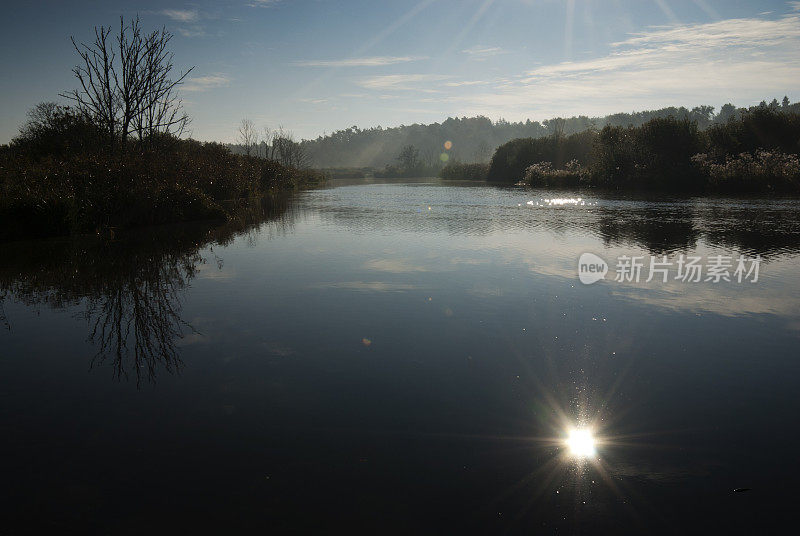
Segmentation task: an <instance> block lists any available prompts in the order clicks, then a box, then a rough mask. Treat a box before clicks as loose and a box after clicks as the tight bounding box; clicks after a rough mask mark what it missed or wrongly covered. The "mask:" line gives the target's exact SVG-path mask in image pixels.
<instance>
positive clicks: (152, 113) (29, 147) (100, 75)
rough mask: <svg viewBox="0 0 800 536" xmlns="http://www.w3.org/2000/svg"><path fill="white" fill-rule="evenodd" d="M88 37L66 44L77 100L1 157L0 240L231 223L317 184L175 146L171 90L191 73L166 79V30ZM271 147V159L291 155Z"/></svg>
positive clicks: (280, 169) (45, 111) (43, 112)
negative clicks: (266, 201) (263, 203)
mask: <svg viewBox="0 0 800 536" xmlns="http://www.w3.org/2000/svg"><path fill="white" fill-rule="evenodd" d="M94 34H95V40H94V41H93V42H90V43H78V42H76V41H75V40H74V39H73V41H72V44H73V46H74V49H75V51H76V53H77V55H78V58H79V61H78V65H77V66H76V67H75V68H74V69H73V73H74V75H75V78H76V79H77V82H78V83H77V86H78V88H79V89H75V90H73V91H70V92H66V93H62V94H61V95H60V96H61V97H62V98H64V99H66V100H68V101H69V102H70V105H62V104H57V103H53V102H45V103H41V104H39V105H37V106H36V107H34V108H33V109H32V110H31V111H30V112H29V114H28V116H29V120H28V121H27V123H25V124H24V125H23V126H22V128H21V129H20V132H19V135H18V136H17V137H15V138H14V139H13V140H12V141H11V143H10V144H8V145H2V146H0V240H14V239H20V238H38V237H45V236H57V235H73V234H86V233H93V232H94V233H96V234H98V235H100V236H106V237H113V235H114V233H115V231H116V230H121V229H129V228H134V227H140V226H146V225H153V224H163V223H176V222H186V221H197V220H209V221H217V222H223V221H231V220H234V219H236V218H237V217H238V216H237V214H235V211H236V210H237V209H236V207H238V206H240V205H241V203H238V202H235V200H242V199H245V200H246V199H254V198H260V197H264V196H271V195H274V194H276V193H277V192H282V191H288V190H294V189H297V188H301V187H311V186H314V185H317V184H320V183H322V182H324V181H325V175H324V174H323V173H322V172H320V171H316V170H312V169H309V168H307V167H306V166H303V165H295V164H300V162H295V160H292V162H290V163H289V164H288V165H287V163H286V162H279V161H278V160H276V159H270V158H267V156H268V155H267V154H266V153H265V154H264V156H263V157H262V156H257V155H249V154H245V155H241V154H234V153H233V152H232V151H231V150H230V148H228V147H226V146H225V145H223V144H220V143H214V142H210V143H201V142H198V141H195V140H192V139H182V138H181V136H182V134H183V133H184V132H185V130H186V127H187V125H188V124H189V121H190V120H189V117H188V116H187V115H186V114H185V113H184V112H183V108H182V103H181V100H180V98H179V96H178V93H177V90H178V88H179V86H180V85H181V84H182V83H183V81H184V79H185V78H186V76H187V75H188V74H189V72H191V70H192V69H189V70H188V71H185V72H182V73H177V74H173V73H174V69H173V60H172V54H171V53H170V52H169V43H170V41H171V39H172V34H170V33H169V32H167V31H166V29H164V28H162V29H161V30H156V31H153V32H150V33H145V32H144V31H143V30H142V29H141V27H140V23H139V19H138V18H136V19H132V20H129V21H127V22H126V21H125V19H123V18H120V23H119V27H118V29H114V28H112V27H110V26H109V27H96V28H95V32H94ZM272 142H273V146H272V148H273V149H274V150H272V151H270V153H269V155H275V154H281V153H289V152H290V151H289V149H294V148H295V147H296V145H297V144H296V143H294V142H293V141H292V140H289V139H284V138H281V137H280V136H275V137H274V139H273V140H272ZM281 149H285V150H283V151H281ZM292 154H294V151H292Z"/></svg>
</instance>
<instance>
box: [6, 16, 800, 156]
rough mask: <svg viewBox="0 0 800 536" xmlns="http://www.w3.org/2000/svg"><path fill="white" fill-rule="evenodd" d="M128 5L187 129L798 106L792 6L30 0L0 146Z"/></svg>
mask: <svg viewBox="0 0 800 536" xmlns="http://www.w3.org/2000/svg"><path fill="white" fill-rule="evenodd" d="M137 14H138V15H139V16H140V18H141V20H142V24H143V26H144V27H145V28H146V29H155V28H159V27H161V26H166V28H167V29H168V30H169V31H171V32H172V33H174V35H175V37H174V39H173V42H172V45H173V46H172V50H173V52H174V54H175V56H174V60H175V65H176V69H187V68H189V67H191V66H194V70H193V71H192V72H191V73H190V75H189V77H188V78H187V80H186V83H185V84H184V85H183V87H182V89H181V94H182V97H183V100H184V104H185V108H186V110H187V112H188V113H189V115H190V116H191V117H192V123H191V126H190V135H191V136H192V137H194V138H196V139H199V140H217V141H224V142H227V141H233V140H234V139H235V132H236V128H237V126H238V125H239V123H240V122H241V120H242V119H243V118H248V119H251V120H252V121H254V123H255V124H256V126H258V127H259V128H261V127H269V128H273V129H274V128H278V127H281V126H282V127H283V128H285V129H287V130H289V131H292V132H293V133H294V134H295V136H296V137H298V138H307V139H310V138H315V137H317V136H319V135H323V134H325V133H330V132H333V131H335V130H338V129H343V128H347V127H350V126H354V125H357V126H359V127H362V128H368V127H374V126H383V127H388V126H397V125H401V124H412V123H432V122H441V121H443V120H444V119H446V118H447V117H456V116H458V117H464V116H468V117H469V116H475V115H485V116H487V117H489V118H491V119H493V120H497V119H500V118H504V119H506V120H508V121H519V120H525V119H532V120H543V119H547V118H550V117H554V116H572V115H589V116H599V115H606V114H609V113H615V112H630V111H635V110H644V109H654V108H661V107H664V106H671V105H674V106H681V105H683V106H687V107H691V106H696V105H700V104H710V105H712V106H715V107H717V109H719V107H720V106H721V105H722V104H724V103H726V102H733V103H734V104H736V105H738V106H749V105H753V104H757V103H758V102H760V101H761V100H763V99H767V100H771V99H772V98H778V100H780V99H781V98H782V97H783V96H784V95H787V96H788V97H789V99H790V100H791V101H792V102H795V101H796V100H800V53H798V51H800V1H791V2H787V1H767V0H761V1H759V0H749V1H745V0H405V1H395V0H217V1H213V2H212V1H195V2H183V1H180V0H162V1H160V2H144V1H140V2H130V1H119V0H103V1H83V2H80V1H73V2H63V1H52V2H37V1H35V0H33V1H29V2H20V3H17V5H16V6H15V7H14V8H13V9H8V8H7V9H6V10H4V15H3V17H2V19H0V50H2V54H0V69H2V71H1V72H3V76H2V78H0V143H7V142H8V141H9V140H10V139H11V138H12V137H13V136H14V135H15V134H16V132H17V130H18V128H19V126H20V125H21V124H22V123H23V122H24V121H25V114H26V111H27V110H28V109H30V108H31V107H32V106H34V105H35V104H37V103H38V102H42V101H63V99H60V98H59V97H58V94H59V93H61V92H64V91H67V90H70V89H73V88H75V87H76V81H75V79H74V77H73V75H72V73H71V69H72V67H73V66H74V65H75V64H76V60H77V56H76V54H75V52H74V50H73V49H72V45H71V43H70V36H74V37H75V38H76V39H77V40H79V41H81V40H85V41H89V40H91V37H92V35H93V28H94V26H97V25H113V24H118V21H119V17H120V15H124V16H125V17H131V16H136V15H137Z"/></svg>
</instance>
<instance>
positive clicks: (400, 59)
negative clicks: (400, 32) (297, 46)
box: [293, 56, 428, 67]
mask: <svg viewBox="0 0 800 536" xmlns="http://www.w3.org/2000/svg"><path fill="white" fill-rule="evenodd" d="M426 59H428V57H427V56H371V57H367V58H348V59H344V60H304V61H296V62H294V63H293V65H298V66H300V67H382V66H384V65H394V64H397V63H408V62H412V61H420V60H426Z"/></svg>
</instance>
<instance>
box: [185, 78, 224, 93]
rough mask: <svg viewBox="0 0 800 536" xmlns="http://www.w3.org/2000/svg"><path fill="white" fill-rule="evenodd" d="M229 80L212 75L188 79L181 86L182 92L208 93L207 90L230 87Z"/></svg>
mask: <svg viewBox="0 0 800 536" xmlns="http://www.w3.org/2000/svg"><path fill="white" fill-rule="evenodd" d="M230 83H231V79H230V78H229V77H228V76H226V75H223V74H213V75H207V76H196V77H193V78H190V79H189V80H187V81H186V83H185V84H183V86H182V89H183V90H184V91H196V92H200V91H208V90H209V89H215V88H219V87H225V86H228V85H230Z"/></svg>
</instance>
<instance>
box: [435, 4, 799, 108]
mask: <svg viewBox="0 0 800 536" xmlns="http://www.w3.org/2000/svg"><path fill="white" fill-rule="evenodd" d="M799 3H800V2H799ZM797 50H800V15H795V14H790V15H785V16H784V17H783V18H780V19H777V20H769V19H764V18H748V19H727V20H722V21H717V22H711V23H705V24H676V25H669V26H659V27H654V28H650V29H649V30H647V31H645V32H641V33H637V34H634V35H631V37H629V38H628V39H626V40H623V41H620V42H617V43H613V45H612V52H611V53H610V54H607V55H605V56H601V57H599V58H595V59H591V60H585V61H577V62H562V63H557V64H552V65H542V66H539V67H536V68H534V69H531V70H529V71H527V72H526V73H524V74H523V75H522V76H521V77H519V78H518V79H516V80H515V81H514V82H511V83H503V84H497V85H493V86H492V91H490V92H489V91H487V92H474V91H472V92H470V91H468V88H465V90H464V92H462V93H458V92H456V93H454V94H451V95H448V96H447V97H446V99H447V100H448V101H449V102H451V103H453V104H455V105H457V106H458V107H459V109H460V110H461V113H470V114H485V115H489V116H494V117H497V116H503V115H507V114H508V111H509V110H514V112H515V114H518V115H519V116H523V117H524V116H529V117H537V116H538V117H549V116H553V115H559V114H572V113H576V112H580V113H587V114H590V115H605V114H606V113H610V112H614V111H618V110H619V109H625V108H628V109H635V108H639V109H641V108H648V107H653V106H655V107H658V106H663V105H664V103H665V102H670V101H671V102H674V103H677V104H682V103H697V102H709V103H720V104H721V102H724V100H723V99H734V98H739V99H742V98H747V99H753V98H758V99H761V98H764V97H766V96H768V95H771V94H783V93H784V92H785V91H786V89H787V88H792V87H796V85H797V80H800V57H798V55H797V52H796V51H797ZM455 83H456V82H451V84H455ZM454 87H455V86H454ZM457 89H458V88H457V87H456V88H455V89H454V90H453V91H457ZM759 95H760V96H759Z"/></svg>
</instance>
